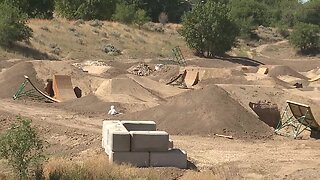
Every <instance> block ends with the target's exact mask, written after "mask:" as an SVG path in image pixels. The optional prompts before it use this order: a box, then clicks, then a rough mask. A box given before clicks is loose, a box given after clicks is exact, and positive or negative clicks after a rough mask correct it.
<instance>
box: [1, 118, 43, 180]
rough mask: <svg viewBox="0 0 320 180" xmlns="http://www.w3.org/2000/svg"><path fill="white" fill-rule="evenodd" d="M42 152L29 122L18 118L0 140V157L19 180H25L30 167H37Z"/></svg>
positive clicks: (36, 135)
mask: <svg viewBox="0 0 320 180" xmlns="http://www.w3.org/2000/svg"><path fill="white" fill-rule="evenodd" d="M42 152H43V145H42V141H41V140H40V138H39V137H38V134H37V132H36V130H35V129H34V128H33V127H31V121H30V120H28V119H23V118H20V117H18V118H17V121H16V123H15V124H13V125H12V127H11V128H10V129H9V130H8V131H7V132H6V133H5V134H3V135H1V138H0V157H1V158H4V159H6V160H8V163H9V165H11V166H12V167H13V169H14V170H15V172H16V174H17V175H18V177H19V179H26V178H27V176H28V171H29V170H30V168H31V167H32V166H31V165H37V164H38V163H39V160H41V158H42V157H43V156H42Z"/></svg>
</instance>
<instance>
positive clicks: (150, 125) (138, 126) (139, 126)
mask: <svg viewBox="0 0 320 180" xmlns="http://www.w3.org/2000/svg"><path fill="white" fill-rule="evenodd" d="M121 123H122V124H123V125H124V127H125V128H127V130H128V131H156V130H157V125H156V123H155V122H154V121H121Z"/></svg>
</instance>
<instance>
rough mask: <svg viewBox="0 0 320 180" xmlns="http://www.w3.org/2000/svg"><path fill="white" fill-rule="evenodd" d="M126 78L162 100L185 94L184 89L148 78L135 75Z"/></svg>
mask: <svg viewBox="0 0 320 180" xmlns="http://www.w3.org/2000/svg"><path fill="white" fill-rule="evenodd" d="M127 76H128V77H129V78H130V79H132V80H134V81H135V82H137V83H139V84H140V85H141V86H143V87H144V88H147V89H149V90H151V91H152V92H154V93H156V94H157V95H159V96H160V97H162V98H168V97H171V96H175V95H178V94H181V93H183V92H186V90H184V89H179V88H176V87H172V86H169V85H165V84H163V83H160V82H157V81H154V80H152V79H149V78H148V77H143V76H136V75H127Z"/></svg>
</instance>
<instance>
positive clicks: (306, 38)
mask: <svg viewBox="0 0 320 180" xmlns="http://www.w3.org/2000/svg"><path fill="white" fill-rule="evenodd" d="M289 40H290V43H291V44H292V45H294V46H295V47H297V48H299V49H300V50H301V52H302V53H304V54H309V53H317V52H319V49H320V27H319V26H318V25H313V24H306V23H299V24H297V25H296V26H295V27H294V29H293V32H292V33H291V35H290V38H289Z"/></svg>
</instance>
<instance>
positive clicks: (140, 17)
mask: <svg viewBox="0 0 320 180" xmlns="http://www.w3.org/2000/svg"><path fill="white" fill-rule="evenodd" d="M148 21H150V18H149V17H148V16H147V14H146V11H144V10H143V9H138V10H137V11H136V13H135V14H134V20H133V23H135V24H137V25H138V26H139V27H141V26H142V25H143V24H144V23H146V22H148Z"/></svg>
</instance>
